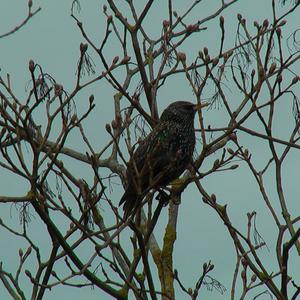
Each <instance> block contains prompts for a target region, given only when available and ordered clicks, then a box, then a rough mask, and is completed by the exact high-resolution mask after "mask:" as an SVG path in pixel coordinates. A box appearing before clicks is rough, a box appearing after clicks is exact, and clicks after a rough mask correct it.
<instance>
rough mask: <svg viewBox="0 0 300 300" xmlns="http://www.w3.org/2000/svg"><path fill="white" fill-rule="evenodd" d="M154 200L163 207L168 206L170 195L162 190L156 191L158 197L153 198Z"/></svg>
mask: <svg viewBox="0 0 300 300" xmlns="http://www.w3.org/2000/svg"><path fill="white" fill-rule="evenodd" d="M155 199H156V200H158V201H160V202H162V203H163V205H164V206H166V205H168V204H169V201H170V195H169V194H167V193H166V192H165V191H164V190H163V189H158V195H157V196H156V197H155Z"/></svg>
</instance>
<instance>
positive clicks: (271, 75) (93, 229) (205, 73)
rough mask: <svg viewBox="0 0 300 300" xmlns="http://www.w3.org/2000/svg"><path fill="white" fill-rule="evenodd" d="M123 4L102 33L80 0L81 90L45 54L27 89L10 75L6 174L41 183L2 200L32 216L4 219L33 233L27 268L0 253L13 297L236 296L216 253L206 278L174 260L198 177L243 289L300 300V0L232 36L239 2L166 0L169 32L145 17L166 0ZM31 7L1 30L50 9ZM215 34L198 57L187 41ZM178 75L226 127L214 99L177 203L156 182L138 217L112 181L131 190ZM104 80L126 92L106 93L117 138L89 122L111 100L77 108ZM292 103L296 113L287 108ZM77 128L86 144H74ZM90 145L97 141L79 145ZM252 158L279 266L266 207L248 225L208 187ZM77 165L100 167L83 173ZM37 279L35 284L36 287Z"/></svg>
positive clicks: (114, 7) (0, 91)
mask: <svg viewBox="0 0 300 300" xmlns="http://www.w3.org/2000/svg"><path fill="white" fill-rule="evenodd" d="M124 2H125V3H123V4H122V7H123V5H126V6H127V7H126V9H124V8H122V9H121V6H120V3H119V1H113V0H107V4H106V5H104V6H103V14H102V21H103V23H104V24H105V26H106V30H105V35H104V36H103V37H102V39H101V41H100V42H99V40H94V39H93V38H92V37H91V36H90V34H89V32H88V31H87V30H86V27H85V22H83V21H82V20H81V19H80V5H83V3H80V1H79V0H74V1H73V3H72V8H71V17H72V18H73V19H74V21H75V25H76V26H77V27H78V30H79V32H80V33H81V35H82V38H83V39H84V41H83V42H82V43H81V44H80V45H79V58H78V65H77V71H76V74H75V75H74V76H75V85H74V87H73V89H71V90H69V91H66V90H65V88H64V86H63V85H62V84H60V83H58V82H57V81H56V80H55V78H53V77H52V76H51V75H50V74H48V73H47V72H46V71H45V70H44V69H43V67H42V64H38V63H37V62H35V61H34V59H32V60H30V61H29V64H28V76H29V78H30V83H29V86H28V93H27V95H26V96H24V97H22V98H19V97H18V96H17V95H16V94H15V92H14V90H13V89H12V87H11V82H10V76H9V75H7V77H5V78H4V77H3V76H2V75H1V78H0V97H1V105H0V113H1V118H0V126H1V134H0V143H1V149H0V150H1V156H0V167H1V173H2V172H8V173H10V174H12V175H13V176H14V182H15V183H18V182H25V183H26V184H27V185H28V187H29V188H28V192H27V193H26V194H24V195H15V196H5V195H1V196H0V202H1V204H2V205H8V206H10V205H15V206H16V207H17V208H18V209H19V211H20V220H21V226H18V225H12V224H10V222H9V218H10V217H8V216H4V215H2V216H1V220H0V228H1V230H5V231H6V232H7V235H9V236H11V237H12V238H17V239H18V240H19V241H20V250H19V254H18V255H19V263H18V266H17V268H16V269H15V270H13V269H12V268H11V267H10V266H9V265H7V264H5V261H4V262H1V263H0V279H1V281H2V285H3V287H4V288H5V289H6V290H7V292H8V294H9V295H10V296H11V297H12V298H13V299H27V298H28V299H29V298H31V299H43V297H44V296H45V294H46V293H47V291H48V290H50V289H54V288H56V287H57V286H61V285H64V286H65V288H66V289H67V288H78V287H80V288H84V287H90V286H93V287H94V288H95V293H99V294H100V295H101V294H103V293H106V294H108V295H110V297H112V298H116V299H127V298H128V297H130V299H132V298H133V297H134V298H136V299H158V298H162V299H175V298H176V293H179V291H180V292H181V295H182V293H184V294H185V295H186V298H187V299H197V298H199V299H203V298H202V297H201V292H202V289H203V287H207V288H209V289H213V288H215V289H217V290H218V291H219V292H220V293H224V291H225V287H224V286H223V285H222V278H215V277H214V276H213V270H214V265H213V264H212V262H210V261H208V262H207V263H205V264H203V268H202V272H201V274H200V275H199V276H198V277H199V279H198V280H197V282H195V283H194V288H188V287H186V284H185V283H183V281H182V279H181V277H180V271H178V270H176V269H175V267H174V265H175V264H176V262H174V261H173V258H174V257H173V254H174V246H175V241H176V238H178V243H180V241H181V238H180V236H178V237H177V235H176V231H177V216H178V210H179V209H180V201H181V200H182V201H184V195H185V193H184V191H185V189H186V188H187V187H189V186H195V187H196V188H197V194H196V195H194V196H193V198H194V199H193V200H194V201H203V203H204V204H205V205H207V206H208V207H209V208H210V209H211V210H212V211H214V212H215V213H216V214H215V215H216V218H217V219H219V220H221V221H222V222H223V223H224V226H225V228H226V230H227V233H228V239H230V240H232V242H233V245H234V248H233V249H234V251H235V255H236V267H235V270H234V273H233V274H230V272H229V274H228V276H229V277H232V286H231V290H230V299H232V300H233V299H246V298H247V297H252V298H251V299H259V298H263V297H264V296H265V295H266V294H268V295H269V297H270V299H271V298H275V299H279V300H284V299H294V300H295V299H298V297H300V296H299V294H300V282H299V277H298V278H297V276H296V277H295V276H293V274H292V272H290V268H289V266H290V265H292V264H296V263H297V262H298V261H299V257H298V256H297V255H295V253H293V254H292V251H294V252H297V254H298V255H300V242H299V236H300V227H299V221H300V211H299V210H298V211H294V210H292V209H291V208H290V207H291V202H290V201H291V200H290V199H289V197H287V196H286V194H285V185H284V182H285V181H284V176H286V173H285V172H284V171H283V167H284V164H285V162H286V160H287V159H288V158H289V157H290V156H291V155H294V156H295V157H297V154H298V151H299V149H300V144H299V137H300V128H299V126H300V119H299V116H300V107H299V100H298V93H299V66H300V65H299V59H300V51H299V50H300V47H299V45H300V41H299V29H298V28H294V30H293V31H292V32H285V31H284V28H285V26H286V22H287V21H288V20H289V18H290V17H291V16H293V15H294V14H299V4H300V2H299V1H298V0H296V1H290V2H287V3H285V2H286V1H278V0H270V1H269V2H270V6H269V7H270V12H271V14H272V18H270V19H269V20H268V19H265V20H264V21H263V22H261V23H260V22H258V21H256V20H252V19H251V18H250V17H249V18H248V17H245V16H242V15H240V14H238V15H237V18H236V21H235V22H236V28H237V31H236V33H235V42H234V43H233V44H230V43H231V38H232V35H233V33H232V31H230V32H229V31H228V30H226V18H225V17H224V16H223V15H224V14H225V13H226V11H230V10H231V8H232V6H233V5H234V4H235V3H237V2H239V1H238V0H228V1H224V0H222V1H218V3H217V2H216V1H215V2H214V4H213V5H214V9H213V11H212V12H211V14H209V15H207V16H205V17H204V18H202V19H193V17H191V15H192V13H193V12H194V11H195V10H196V9H197V8H198V7H199V6H201V5H202V2H204V1H201V0H195V1H193V2H192V3H191V4H190V5H189V6H188V7H187V9H186V10H185V11H180V12H179V11H177V12H176V11H175V10H174V8H173V7H174V2H175V1H172V0H168V1H163V2H161V3H160V4H156V5H158V6H161V7H164V8H165V9H166V11H167V12H168V13H167V14H166V16H165V20H164V21H163V23H162V24H161V32H160V34H159V35H158V36H154V34H153V32H151V31H149V29H148V27H147V26H146V25H145V23H146V22H147V17H148V15H149V14H150V12H151V9H152V7H153V6H154V5H155V3H154V1H153V0H148V1H142V2H143V3H140V2H139V1H136V2H138V3H136V2H135V1H132V0H128V1H124ZM32 5H33V4H32V1H29V3H28V7H29V13H28V17H27V18H26V19H24V21H23V22H22V23H21V25H20V26H17V27H15V29H13V30H11V31H9V32H8V33H6V34H2V35H1V38H5V36H7V35H10V34H13V33H15V32H16V31H18V29H19V28H21V27H22V26H24V25H26V23H27V21H28V20H29V19H31V18H32V17H33V16H34V15H35V14H36V13H37V12H38V11H39V9H37V10H35V11H34V12H32V11H31V9H32ZM84 5H88V4H87V3H85V4H84ZM212 20H217V21H218V26H217V27H216V26H215V25H213V26H211V25H210V24H212V23H209V22H210V21H212ZM253 21H254V22H253ZM86 22H88V21H86ZM213 24H215V23H213ZM296 25H297V24H296ZM206 31H210V32H211V34H216V32H218V34H220V39H219V40H218V41H216V45H217V46H216V47H215V48H214V49H213V50H211V49H208V48H207V47H205V45H203V48H202V49H201V50H199V49H198V50H197V54H196V55H195V56H194V57H190V56H189V55H187V54H186V52H184V49H185V47H188V41H190V40H191V39H193V38H194V37H195V36H201V34H203V32H206ZM112 40H113V43H114V44H116V45H117V46H116V48H115V49H114V50H116V49H117V50H116V51H118V53H119V54H118V56H115V57H114V58H113V59H112V60H110V59H109V55H108V54H107V51H109V49H110V47H111V43H112ZM92 57H93V58H92ZM96 59H97V61H96ZM99 66H100V67H99ZM98 68H100V69H101V72H99V70H98ZM175 76H178V77H180V78H181V80H182V82H183V84H187V85H189V87H190V89H191V90H192V93H193V95H194V102H195V103H196V102H198V103H200V102H201V101H202V100H205V101H207V102H208V103H209V107H208V108H207V109H208V110H209V109H210V110H214V109H216V108H218V109H219V110H218V113H219V114H222V116H223V117H222V120H224V121H222V122H223V124H221V126H212V125H209V123H208V122H207V120H206V112H207V109H206V108H202V109H201V110H200V111H199V112H198V117H197V118H196V119H197V122H196V134H197V137H198V138H199V140H201V141H200V143H201V145H200V143H199V145H200V146H199V147H197V149H201V150H199V151H198V153H197V154H195V157H194V162H193V166H191V168H190V169H189V170H187V171H186V172H185V174H184V175H183V176H181V178H180V179H177V180H175V181H173V182H172V183H171V185H170V186H168V187H165V192H166V194H168V202H169V204H168V208H164V207H163V204H164V203H163V201H156V200H155V197H156V195H157V191H155V190H150V191H148V193H147V195H145V197H144V201H143V207H141V210H140V211H139V212H138V213H137V215H132V216H131V217H130V218H129V219H128V220H124V219H123V218H122V212H121V210H120V209H118V202H119V199H120V194H119V193H118V192H116V191H115V189H111V187H112V186H113V183H112V182H113V181H114V182H120V183H122V184H123V186H124V187H125V186H126V172H125V171H126V163H127V161H128V159H129V158H130V157H131V156H132V153H133V152H134V148H135V146H136V143H138V142H139V139H140V138H141V139H142V138H143V137H144V136H145V131H147V130H148V129H149V130H151V128H153V127H154V126H155V125H156V123H157V120H158V118H159V113H158V104H159V99H158V97H157V95H158V91H159V90H160V89H162V88H165V87H168V85H169V88H174V87H172V84H171V80H172V79H173V78H174V77H175ZM102 81H105V82H107V83H109V84H110V86H111V89H112V90H113V91H114V96H113V101H111V100H110V99H109V100H104V99H101V100H100V101H102V102H103V101H107V102H105V105H113V107H114V115H113V116H112V122H111V124H107V125H106V126H105V128H102V129H101V130H102V134H103V135H104V134H106V135H107V136H109V141H108V143H107V144H106V145H102V146H101V148H96V147H94V146H93V142H92V140H93V139H94V138H95V137H94V136H91V135H89V134H88V133H87V128H86V123H85V122H86V121H87V120H88V119H89V118H90V116H91V113H92V112H93V110H94V109H95V106H96V105H98V102H97V97H98V96H94V95H90V96H89V97H88V99H86V100H85V102H84V103H85V109H82V108H81V109H79V108H78V101H81V102H82V101H83V100H84V99H82V97H81V96H80V95H81V94H80V93H81V92H82V91H84V90H85V89H87V88H88V87H89V86H92V85H94V84H96V83H98V82H102ZM229 91H235V94H236V95H238V99H235V100H234V101H232V100H231V97H232V94H231V93H230V92H229ZM207 95H210V97H207ZM287 99H289V100H291V103H292V109H293V111H291V110H288V109H283V107H284V106H285V103H287V101H289V100H287ZM143 100H145V101H143ZM81 107H82V105H81ZM285 113H293V116H294V121H293V122H289V123H287V124H286V125H284V126H285V131H284V135H282V137H278V136H279V135H278V134H277V132H278V131H277V129H276V128H277V127H276V126H277V124H278V123H280V124H283V123H282V122H284V120H286V118H287V116H284V114H285ZM147 128H148V129H147ZM101 130H100V131H101ZM73 134H75V135H77V145H70V144H69V142H68V139H69V137H70V136H71V135H73ZM247 136H251V137H253V138H254V140H255V143H257V144H259V145H261V151H263V152H264V157H265V160H264V165H261V164H256V162H255V160H254V159H253V158H252V154H251V148H250V149H247V148H246V147H245V142H244V139H245V138H246V137H247ZM229 142H230V148H229V146H228V145H227V144H228V143H229ZM78 145H80V147H81V148H82V149H85V150H83V151H82V152H80V151H78V150H76V149H77V148H76V147H77V146H78ZM291 153H292V154H291ZM212 154H214V155H212ZM216 155H217V156H218V159H215V157H216ZM240 165H243V166H244V167H247V169H248V171H249V173H250V174H251V176H253V178H254V181H255V182H256V186H253V187H252V186H251V187H249V189H257V190H258V191H259V192H260V194H261V201H262V204H263V206H264V207H265V208H266V210H267V211H268V214H269V216H270V217H271V218H272V220H273V225H272V226H273V227H272V228H273V233H276V242H275V243H274V247H273V245H272V248H271V249H270V255H274V257H273V259H274V260H275V261H276V262H277V265H276V266H272V267H270V266H269V265H268V264H267V263H266V262H265V259H264V251H265V248H266V242H265V241H264V239H263V237H262V236H261V235H260V234H259V232H258V230H257V227H256V220H257V218H258V217H257V212H256V211H255V210H253V211H251V212H249V213H248V214H247V216H246V217H247V221H246V223H245V225H246V229H245V228H243V227H241V226H239V225H238V224H235V222H234V221H233V220H232V219H231V217H230V214H229V213H228V210H227V206H226V205H224V202H225V203H227V201H228V199H223V200H222V201H220V200H219V199H218V198H217V196H216V194H217V193H218V189H217V187H216V190H210V189H209V188H207V187H206V186H205V184H204V183H203V182H204V180H205V179H206V178H210V177H212V176H215V175H216V174H219V173H220V172H222V173H221V174H223V175H222V176H231V174H236V173H238V172H240V168H238V167H239V166H240ZM74 166H79V167H80V168H84V169H85V170H86V172H87V174H89V175H88V176H87V177H86V178H82V174H78V173H77V172H76V171H74ZM270 174H271V175H272V180H271V181H270V180H268V184H269V185H270V186H274V187H275V191H276V194H275V196H274V195H271V194H270V192H269V186H268V184H266V182H265V181H266V180H265V178H266V177H268V176H269V175H270ZM16 192H17V191H16ZM166 209H167V210H168V214H167V216H168V219H167V222H166V227H165V233H164V238H163V242H162V243H159V242H158V240H157V238H156V230H155V229H156V227H155V226H156V224H157V222H158V220H159V217H160V215H161V213H162V211H163V210H166ZM32 216H34V217H35V218H37V219H38V220H39V223H40V226H41V227H44V228H45V229H46V234H47V239H48V241H49V245H50V249H48V251H45V249H44V248H43V247H44V246H43V245H42V244H40V243H39V241H38V240H35V239H34V238H32V232H31V229H28V228H29V224H30V221H31V218H32ZM24 243H26V245H27V246H26V250H23V249H24ZM21 245H22V246H21ZM128 245H130V247H129V246H128ZM220 255H222V253H220ZM195 260H197V258H195ZM297 260H298V261H297ZM28 262H30V263H28ZM28 282H30V283H31V285H32V289H31V291H30V292H28V290H26V291H25V289H24V286H26V285H28ZM191 284H192V283H189V284H188V285H189V286H191ZM227 295H228V294H227ZM224 297H227V299H228V296H224ZM249 299H250V298H249ZM264 299H265V298H264Z"/></svg>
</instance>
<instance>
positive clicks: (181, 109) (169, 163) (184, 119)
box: [119, 101, 196, 219]
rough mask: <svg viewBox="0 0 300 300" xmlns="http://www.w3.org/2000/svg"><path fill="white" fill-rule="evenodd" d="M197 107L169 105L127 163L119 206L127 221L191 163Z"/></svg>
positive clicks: (187, 103) (184, 104)
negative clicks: (148, 194) (150, 194)
mask: <svg viewBox="0 0 300 300" xmlns="http://www.w3.org/2000/svg"><path fill="white" fill-rule="evenodd" d="M195 107H196V106H195V105H194V104H192V103H190V102H186V101H178V102H174V103H172V104H170V105H169V106H168V107H167V108H166V109H165V110H164V111H163V113H162V116H161V118H160V120H159V122H158V124H157V125H156V126H155V128H154V129H153V130H152V131H151V132H150V134H149V135H148V136H147V137H146V138H145V139H144V140H143V141H142V142H141V143H140V144H139V146H138V148H137V149H136V151H135V152H134V154H133V157H132V158H131V159H130V161H129V163H128V168H127V179H128V186H127V189H126V191H125V193H124V195H123V196H122V198H121V201H120V203H119V205H121V204H123V203H124V206H123V209H124V218H125V219H126V218H128V216H129V215H130V214H131V212H132V211H133V210H134V209H135V208H136V207H137V206H138V205H139V204H140V203H141V202H142V200H143V198H144V196H145V193H146V192H148V191H149V190H150V189H151V188H155V189H158V188H160V187H162V186H165V185H167V184H169V183H170V182H171V181H172V180H174V179H176V178H177V177H178V176H180V175H181V174H182V172H183V171H184V170H185V169H186V167H187V166H188V164H189V163H190V162H191V161H192V156H193V152H194V148H195V132H194V116H195V111H196V108H195Z"/></svg>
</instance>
